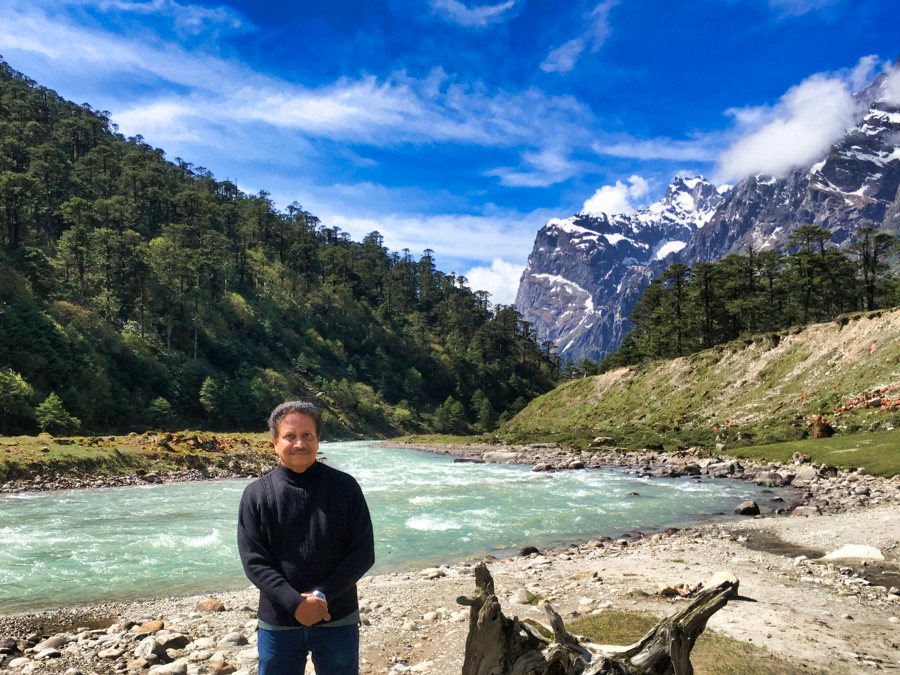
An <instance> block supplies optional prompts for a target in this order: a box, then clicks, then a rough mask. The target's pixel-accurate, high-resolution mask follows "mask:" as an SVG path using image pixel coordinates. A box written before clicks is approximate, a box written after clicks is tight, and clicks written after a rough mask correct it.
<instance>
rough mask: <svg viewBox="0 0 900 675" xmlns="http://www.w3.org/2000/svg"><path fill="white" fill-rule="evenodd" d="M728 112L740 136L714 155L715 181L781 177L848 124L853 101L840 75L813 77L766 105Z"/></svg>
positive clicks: (810, 160) (819, 152)
mask: <svg viewBox="0 0 900 675" xmlns="http://www.w3.org/2000/svg"><path fill="white" fill-rule="evenodd" d="M851 77H852V75H851ZM728 112H729V113H730V114H731V115H732V116H733V117H734V119H735V121H736V122H737V124H738V131H739V133H741V136H740V138H738V140H737V141H735V142H734V143H733V144H732V145H731V147H729V148H728V149H727V150H725V152H723V153H722V155H721V156H720V157H719V162H718V167H717V169H716V176H717V181H719V182H721V181H723V180H739V179H741V178H744V177H746V176H749V175H752V174H765V175H772V176H782V175H784V174H785V173H787V172H788V171H789V170H790V169H792V168H794V167H798V166H804V165H807V164H811V163H813V162H815V161H816V160H818V159H819V158H820V157H822V156H823V155H824V154H825V153H826V152H827V151H828V148H829V147H831V145H832V143H834V142H835V141H836V140H837V139H838V138H839V137H840V136H841V134H843V133H844V131H845V130H846V129H847V128H848V127H850V126H852V125H853V123H854V119H855V115H856V113H857V104H856V101H855V100H854V98H853V93H852V92H851V90H850V88H849V86H848V79H847V78H846V77H841V76H840V75H829V76H826V75H814V76H812V77H810V78H807V79H806V80H804V81H803V82H801V83H800V84H798V85H797V86H795V87H793V88H791V89H790V90H789V91H788V92H787V93H785V94H784V96H782V97H781V99H780V100H779V101H778V103H777V104H776V105H774V106H772V107H768V106H762V107H757V108H751V109H749V110H748V109H743V110H732V111H728Z"/></svg>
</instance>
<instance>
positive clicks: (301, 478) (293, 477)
mask: <svg viewBox="0 0 900 675" xmlns="http://www.w3.org/2000/svg"><path fill="white" fill-rule="evenodd" d="M321 472H322V463H321V462H319V461H318V460H316V461H315V462H313V463H312V464H311V465H310V467H309V468H308V469H307V470H306V471H304V472H303V473H297V472H296V471H291V470H290V469H289V468H287V467H286V466H285V465H284V464H279V465H278V466H277V467H275V475H276V476H278V477H279V478H281V479H282V480H284V481H285V482H287V483H290V484H291V485H297V486H301V487H302V486H305V485H309V484H310V482H312V481H314V480H315V479H316V477H317V476H318V475H319V474H320V473H321Z"/></svg>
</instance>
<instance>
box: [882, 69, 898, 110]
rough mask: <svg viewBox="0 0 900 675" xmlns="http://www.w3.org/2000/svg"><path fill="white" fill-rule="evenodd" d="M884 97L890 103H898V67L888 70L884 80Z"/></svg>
mask: <svg viewBox="0 0 900 675" xmlns="http://www.w3.org/2000/svg"><path fill="white" fill-rule="evenodd" d="M884 98H885V100H886V101H889V102H891V103H895V104H900V67H894V68H891V69H890V70H889V71H888V73H887V77H886V79H885V82H884Z"/></svg>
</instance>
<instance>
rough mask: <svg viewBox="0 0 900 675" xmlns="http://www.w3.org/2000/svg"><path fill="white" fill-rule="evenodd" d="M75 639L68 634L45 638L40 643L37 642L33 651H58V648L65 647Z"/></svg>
mask: <svg viewBox="0 0 900 675" xmlns="http://www.w3.org/2000/svg"><path fill="white" fill-rule="evenodd" d="M74 639H75V636H74V635H69V634H68V633H58V634H56V635H54V636H53V637H50V638H47V639H46V640H43V641H41V642H38V643H37V644H36V645H35V646H34V651H36V652H40V651H43V650H45V649H59V648H60V647H65V646H66V645H67V644H69V643H70V642H72V640H74Z"/></svg>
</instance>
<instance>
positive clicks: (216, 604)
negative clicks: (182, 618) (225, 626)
mask: <svg viewBox="0 0 900 675" xmlns="http://www.w3.org/2000/svg"><path fill="white" fill-rule="evenodd" d="M194 609H196V610H197V611H198V612H224V611H225V604H224V603H223V602H222V601H221V600H219V599H218V598H212V597H210V598H203V600H201V601H200V602H198V603H197V606H196V607H195V608H194Z"/></svg>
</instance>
